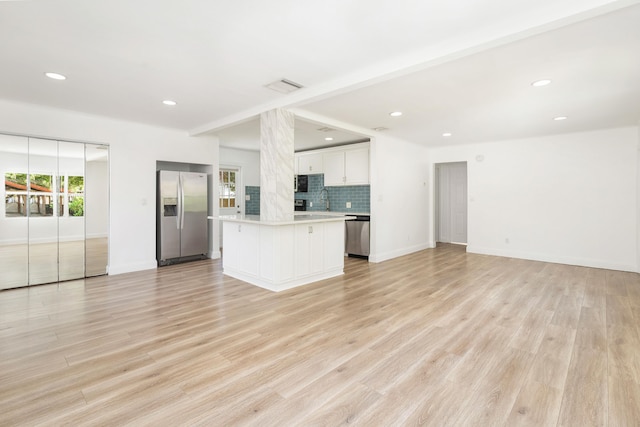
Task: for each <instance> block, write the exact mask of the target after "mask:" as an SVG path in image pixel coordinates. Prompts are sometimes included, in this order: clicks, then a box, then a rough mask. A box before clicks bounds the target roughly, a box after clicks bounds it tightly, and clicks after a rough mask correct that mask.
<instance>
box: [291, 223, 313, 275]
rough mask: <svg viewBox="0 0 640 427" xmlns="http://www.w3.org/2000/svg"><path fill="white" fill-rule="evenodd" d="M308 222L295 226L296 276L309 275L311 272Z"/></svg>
mask: <svg viewBox="0 0 640 427" xmlns="http://www.w3.org/2000/svg"><path fill="white" fill-rule="evenodd" d="M307 227H308V225H306V224H298V225H296V226H295V243H294V244H295V249H296V250H295V258H294V259H295V266H294V270H295V276H296V277H303V276H307V275H308V274H309V273H310V272H311V265H310V264H309V250H308V247H309V229H308V228H307Z"/></svg>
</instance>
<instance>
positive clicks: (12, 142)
mask: <svg viewBox="0 0 640 427" xmlns="http://www.w3.org/2000/svg"><path fill="white" fill-rule="evenodd" d="M108 160H109V156H108V147H107V146H104V145H97V144H88V143H87V144H85V143H77V142H67V141H56V140H50V139H43V138H32V137H25V136H15V135H4V134H0V173H2V174H3V175H4V181H5V185H4V200H5V203H4V204H3V207H2V209H1V210H0V289H8V288H16V287H23V286H30V285H37V284H43V283H52V282H58V281H65V280H73V279H80V278H84V277H89V276H96V275H101V274H106V272H107V265H108V256H107V254H108V218H109V214H108V212H109V206H108V200H109V174H108V171H109V167H108Z"/></svg>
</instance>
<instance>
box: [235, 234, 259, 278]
mask: <svg viewBox="0 0 640 427" xmlns="http://www.w3.org/2000/svg"><path fill="white" fill-rule="evenodd" d="M239 225H241V227H240V232H239V234H240V248H239V250H240V253H239V254H238V258H239V259H240V260H239V262H240V270H242V271H243V272H244V273H246V274H250V275H252V276H257V275H258V261H259V255H258V250H259V247H260V237H259V235H260V228H259V226H258V225H255V224H239Z"/></svg>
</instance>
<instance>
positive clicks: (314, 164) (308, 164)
mask: <svg viewBox="0 0 640 427" xmlns="http://www.w3.org/2000/svg"><path fill="white" fill-rule="evenodd" d="M322 163H323V162H322V153H313V154H300V155H299V156H298V174H299V175H304V174H307V175H313V174H318V173H322Z"/></svg>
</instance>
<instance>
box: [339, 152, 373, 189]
mask: <svg viewBox="0 0 640 427" xmlns="http://www.w3.org/2000/svg"><path fill="white" fill-rule="evenodd" d="M344 167H345V185H363V184H369V150H368V149H367V148H363V149H358V150H347V151H345V162H344Z"/></svg>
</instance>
